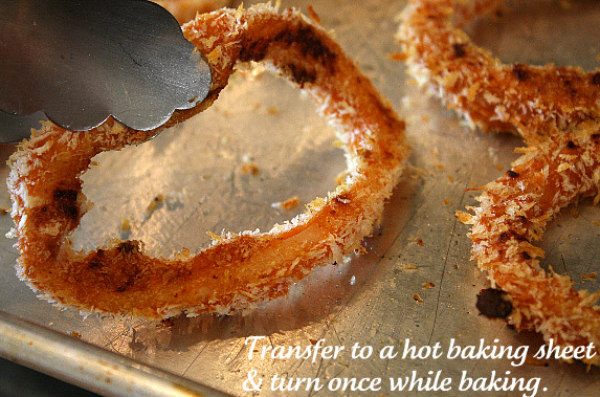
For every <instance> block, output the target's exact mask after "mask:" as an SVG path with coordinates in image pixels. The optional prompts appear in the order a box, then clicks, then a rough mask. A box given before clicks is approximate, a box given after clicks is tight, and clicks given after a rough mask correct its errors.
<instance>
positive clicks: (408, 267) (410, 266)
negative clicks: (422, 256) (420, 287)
mask: <svg viewBox="0 0 600 397" xmlns="http://www.w3.org/2000/svg"><path fill="white" fill-rule="evenodd" d="M399 267H400V270H402V271H403V272H407V273H412V272H415V271H417V265H415V264H414V263H401V264H400V266H399Z"/></svg>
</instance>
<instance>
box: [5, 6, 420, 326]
mask: <svg viewBox="0 0 600 397" xmlns="http://www.w3.org/2000/svg"><path fill="white" fill-rule="evenodd" d="M183 31H184V34H185V37H186V38H187V39H188V40H189V41H191V42H192V43H193V44H194V45H195V46H196V47H197V48H198V50H199V51H200V52H201V53H203V54H205V55H206V58H207V60H208V62H209V64H210V67H211V71H212V74H213V86H212V89H211V92H210V94H209V96H208V98H207V99H206V100H205V101H204V102H203V103H202V104H201V105H199V106H198V107H196V108H194V109H190V110H187V111H181V112H177V113H176V114H174V116H173V117H172V119H171V120H170V122H169V124H168V125H172V124H174V123H177V122H179V121H181V120H184V119H186V118H188V117H190V116H192V115H193V114H195V113H197V112H200V111H202V110H203V109H206V108H207V107H208V106H210V105H211V103H212V102H213V101H214V100H215V99H216V98H217V96H218V94H219V92H220V91H221V89H223V88H224V87H225V85H226V84H227V81H228V78H229V76H230V75H231V73H232V70H233V67H234V66H235V65H236V63H238V62H247V61H257V62H264V63H267V64H269V65H271V66H273V67H274V68H275V69H277V70H278V71H279V72H281V73H282V74H283V75H284V76H286V77H287V78H289V79H290V81H292V82H293V83H295V84H296V85H297V86H299V87H300V88H303V89H305V90H307V91H308V92H309V93H310V94H311V96H312V97H313V98H314V99H315V100H316V101H317V102H318V103H319V104H320V105H321V108H320V111H321V112H322V114H323V115H324V116H325V117H327V118H328V119H329V121H330V122H331V123H332V124H333V125H334V126H335V127H336V130H337V134H338V138H339V139H340V140H341V141H342V142H343V144H344V145H343V148H344V150H345V151H346V154H347V156H348V168H349V176H348V178H347V179H346V181H345V183H344V184H342V185H339V186H338V187H337V189H336V191H335V192H334V193H331V194H330V195H329V197H328V198H326V199H316V200H315V201H313V202H312V203H310V204H309V205H308V208H309V209H308V210H307V212H306V213H304V214H302V215H300V216H298V217H296V218H295V219H293V220H292V221H290V222H288V223H285V224H283V225H275V226H274V227H273V229H272V230H270V231H269V232H267V233H251V232H244V233H241V234H240V235H230V236H226V237H224V239H223V240H221V241H219V242H215V244H214V245H213V246H211V247H209V248H206V249H204V250H202V251H201V252H199V253H198V254H197V255H195V256H192V257H189V258H177V259H161V258H154V257H150V256H148V255H146V254H145V253H144V251H143V245H142V243H141V242H138V241H125V242H121V243H118V244H113V245H110V246H106V247H103V248H101V249H97V250H95V251H93V252H76V251H74V250H73V249H72V248H71V246H70V243H69V235H70V233H71V232H72V230H73V229H75V228H76V227H77V225H78V224H79V220H80V219H81V217H82V216H83V214H84V211H85V202H86V200H85V197H84V195H83V193H82V192H81V181H80V179H79V176H80V175H81V173H82V172H84V171H85V170H86V169H87V168H88V166H89V164H90V160H91V159H92V157H93V156H95V155H96V154H98V153H100V152H103V151H107V150H119V149H120V148H123V147H125V146H127V145H132V144H139V143H141V142H144V141H147V140H148V139H150V138H151V137H152V136H154V135H155V134H157V133H158V132H159V131H160V129H162V128H164V127H162V128H160V129H158V130H155V131H151V132H149V133H148V132H139V131H132V130H129V129H127V128H125V127H123V126H122V125H121V124H119V123H117V122H115V121H113V120H109V121H108V122H107V123H105V124H104V125H102V126H100V127H98V128H96V129H95V130H94V131H91V132H84V133H81V132H70V131H66V130H64V129H62V128H59V127H57V126H56V125H53V124H50V123H47V124H45V125H44V126H43V128H42V129H41V130H40V131H37V132H35V133H34V134H33V136H32V138H31V139H29V140H27V141H24V142H23V143H22V144H21V145H20V147H19V150H18V151H17V153H15V154H14V155H13V156H12V158H11V174H10V177H9V189H10V193H11V197H12V200H13V210H12V217H13V219H14V221H15V224H16V225H17V227H16V233H17V237H18V242H17V247H18V248H19V250H20V252H21V256H20V258H19V262H18V272H19V275H20V277H21V278H23V279H24V280H26V281H27V282H28V283H29V285H30V286H31V287H32V288H33V289H35V290H37V291H38V292H39V293H40V294H41V295H42V296H43V297H45V298H47V299H49V300H52V301H54V302H56V303H58V304H60V305H69V306H74V307H77V308H79V309H81V310H83V311H88V312H90V311H91V312H108V313H117V314H132V315H139V316H147V317H168V316H172V315H176V314H179V313H182V312H185V313H187V314H189V315H193V314H196V313H202V312H213V311H217V312H221V313H227V312H230V311H232V310H236V309H241V308H247V307H249V306H250V305H251V304H252V303H255V302H258V301H261V300H264V299H269V298H274V297H277V296H281V295H284V294H285V293H286V292H287V289H288V287H289V285H290V284H291V283H292V282H294V281H297V280H299V279H301V278H302V277H304V276H305V275H306V274H307V273H308V272H309V271H310V270H311V269H312V268H313V267H315V266H317V265H323V264H328V263H332V262H333V261H336V260H340V259H341V258H342V256H343V255H346V254H349V253H351V252H352V250H353V249H355V248H358V247H359V246H360V242H361V240H362V239H363V238H364V237H365V236H368V235H370V234H371V233H372V230H373V227H374V225H375V224H376V223H377V222H378V221H379V219H380V216H381V212H382V209H383V204H384V201H385V199H386V198H387V197H389V196H390V194H391V191H392V188H393V187H394V185H395V184H396V182H397V180H398V177H399V175H400V172H401V168H402V165H403V163H404V160H405V159H406V157H407V152H408V148H407V145H406V143H405V138H404V128H405V127H404V122H403V121H401V120H400V119H398V118H397V116H396V115H395V113H394V112H393V111H392V110H391V108H390V106H389V105H388V104H387V103H386V102H385V101H384V100H383V99H382V98H381V97H380V95H379V94H378V92H377V91H376V89H375V88H374V87H373V85H372V84H371V82H370V81H369V80H368V79H367V78H366V77H365V76H364V75H363V74H362V73H360V71H359V70H358V68H357V67H356V65H355V64H354V63H353V62H352V61H351V60H349V59H348V58H347V57H346V56H345V54H344V53H343V51H342V49H341V48H340V46H339V45H338V44H336V43H335V42H334V41H333V40H332V39H331V38H330V37H329V36H328V35H327V34H326V33H325V31H324V30H323V29H322V28H320V27H318V26H316V25H315V24H314V23H313V22H311V21H310V20H309V19H307V18H305V17H304V16H302V15H301V14H299V13H298V12H297V11H295V10H292V9H288V10H284V11H283V12H282V13H279V12H277V10H276V9H274V8H272V7H270V6H267V5H259V6H255V7H252V8H250V9H248V10H245V11H244V10H242V9H238V10H230V9H227V10H226V9H224V10H219V11H216V12H213V13H210V14H203V15H200V16H198V17H197V18H196V19H195V20H194V21H191V22H189V23H187V24H186V25H184V26H183ZM168 125H167V126H168Z"/></svg>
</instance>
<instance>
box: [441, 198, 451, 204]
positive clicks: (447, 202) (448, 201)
mask: <svg viewBox="0 0 600 397" xmlns="http://www.w3.org/2000/svg"><path fill="white" fill-rule="evenodd" d="M442 203H444V205H449V204H450V200H448V199H447V198H445V199H444V200H442Z"/></svg>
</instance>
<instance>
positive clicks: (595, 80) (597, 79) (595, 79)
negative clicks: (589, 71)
mask: <svg viewBox="0 0 600 397" xmlns="http://www.w3.org/2000/svg"><path fill="white" fill-rule="evenodd" d="M592 84H595V85H600V72H596V73H594V74H593V75H592Z"/></svg>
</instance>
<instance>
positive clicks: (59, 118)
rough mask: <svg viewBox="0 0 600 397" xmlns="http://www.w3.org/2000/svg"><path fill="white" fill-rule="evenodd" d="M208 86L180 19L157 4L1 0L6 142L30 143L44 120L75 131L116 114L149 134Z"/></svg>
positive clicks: (0, 125) (2, 132)
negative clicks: (31, 127) (29, 138)
mask: <svg viewBox="0 0 600 397" xmlns="http://www.w3.org/2000/svg"><path fill="white" fill-rule="evenodd" d="M210 83H211V75H210V70H209V67H208V65H207V63H206V62H205V61H204V60H203V58H202V56H201V54H199V53H198V52H197V51H196V50H195V49H194V47H193V45H192V44H191V43H189V42H188V41H186V40H185V39H184V37H183V35H182V33H181V29H180V27H179V24H178V23H177V21H176V20H175V18H174V17H173V16H172V15H171V14H169V13H168V12H167V11H166V10H164V9H163V8H161V7H160V6H158V5H156V4H154V3H151V2H149V1H145V0H103V1H83V0H79V1H75V0H71V1H69V0H20V1H2V2H0V111H3V112H0V142H14V141H17V140H19V139H22V138H24V137H27V136H29V133H30V131H29V128H26V127H25V126H26V125H27V123H30V122H31V121H32V120H36V119H38V118H39V117H41V116H42V113H43V114H45V115H46V116H47V117H48V118H49V119H51V120H52V121H54V122H55V123H57V124H59V125H61V126H63V127H65V128H67V129H70V130H77V131H84V130H89V129H91V128H93V127H96V126H98V125H99V124H101V123H102V122H103V121H105V120H106V118H107V117H109V116H113V117H115V118H116V119H117V120H119V121H120V122H122V123H124V124H125V125H127V126H129V127H132V128H134V129H136V130H150V129H153V128H156V127H158V126H160V125H162V124H163V123H165V122H166V121H167V120H168V119H169V118H170V116H171V114H172V113H173V111H174V110H176V109H189V108H191V107H194V106H195V105H196V104H197V103H199V102H200V101H202V100H203V99H204V98H205V97H206V95H207V93H208V91H209V88H210ZM35 112H41V113H35ZM28 115H29V116H28ZM23 117H24V118H23Z"/></svg>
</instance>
